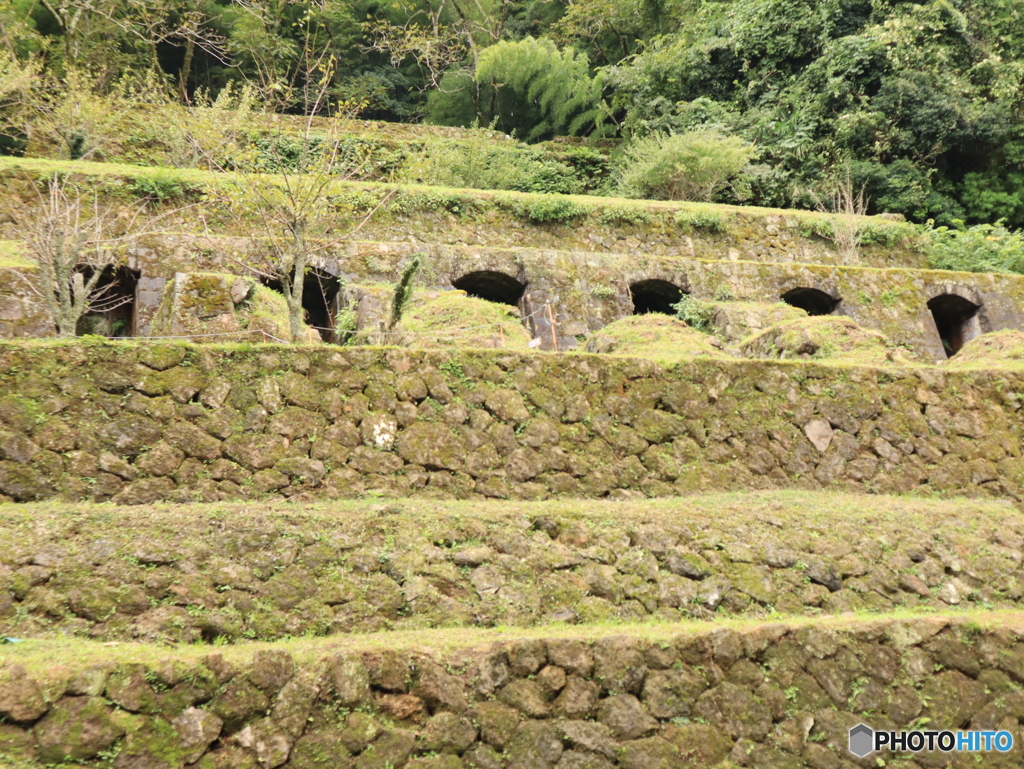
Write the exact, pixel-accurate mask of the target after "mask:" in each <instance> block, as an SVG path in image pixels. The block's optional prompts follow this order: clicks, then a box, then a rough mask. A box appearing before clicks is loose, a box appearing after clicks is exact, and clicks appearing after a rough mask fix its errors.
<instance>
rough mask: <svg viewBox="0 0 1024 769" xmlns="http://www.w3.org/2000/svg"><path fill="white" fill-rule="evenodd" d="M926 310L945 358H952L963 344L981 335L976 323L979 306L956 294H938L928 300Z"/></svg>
mask: <svg viewBox="0 0 1024 769" xmlns="http://www.w3.org/2000/svg"><path fill="white" fill-rule="evenodd" d="M928 309H929V310H931V312H932V318H933V319H934V320H935V329H936V330H937V331H938V332H939V338H940V339H941V340H942V349H943V350H945V352H946V357H947V358H952V357H953V356H954V355H956V354H957V353H958V352H960V348H961V347H963V346H964V344H966V343H967V342H969V341H970V340H971V339H974V337H976V336H978V335H979V334H980V333H981V327H980V325H979V323H978V310H980V309H981V305H977V304H975V303H974V302H972V301H970V300H969V299H964V298H963V297H962V296H957V295H956V294H939V295H938V296H936V297H933V298H932V299H929V300H928Z"/></svg>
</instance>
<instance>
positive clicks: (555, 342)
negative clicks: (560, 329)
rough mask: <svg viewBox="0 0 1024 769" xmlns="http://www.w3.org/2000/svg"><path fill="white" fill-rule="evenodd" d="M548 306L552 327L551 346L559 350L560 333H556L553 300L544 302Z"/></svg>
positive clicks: (549, 320)
mask: <svg viewBox="0 0 1024 769" xmlns="http://www.w3.org/2000/svg"><path fill="white" fill-rule="evenodd" d="M544 306H545V307H547V308H548V327H549V328H550V329H551V346H552V347H553V348H554V350H555V352H558V335H557V334H556V333H555V316H554V314H553V313H552V312H551V302H546V303H545V304H544Z"/></svg>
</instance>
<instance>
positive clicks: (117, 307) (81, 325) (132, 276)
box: [75, 267, 139, 337]
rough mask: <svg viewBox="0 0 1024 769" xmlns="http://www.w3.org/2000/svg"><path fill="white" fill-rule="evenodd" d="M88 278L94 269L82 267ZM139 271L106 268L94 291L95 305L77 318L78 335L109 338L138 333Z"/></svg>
mask: <svg viewBox="0 0 1024 769" xmlns="http://www.w3.org/2000/svg"><path fill="white" fill-rule="evenodd" d="M81 269H82V271H83V272H84V273H85V275H86V278H87V279H88V278H89V277H90V275H91V274H94V273H92V272H91V268H89V267H83V268H81ZM138 284H139V272H138V270H131V269H129V268H127V267H105V268H104V269H103V273H102V274H101V275H100V279H99V282H97V284H96V288H95V290H94V291H93V293H92V296H93V297H94V298H95V299H94V301H93V303H92V308H91V309H90V310H89V312H86V313H85V314H84V315H82V317H80V318H79V319H78V324H77V325H76V327H75V334H76V335H78V336H83V335H85V334H96V335H97V336H106V337H128V336H135V334H136V328H135V293H136V291H135V290H136V288H137V287H138Z"/></svg>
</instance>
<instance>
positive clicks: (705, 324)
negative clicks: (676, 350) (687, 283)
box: [673, 294, 715, 334]
mask: <svg viewBox="0 0 1024 769" xmlns="http://www.w3.org/2000/svg"><path fill="white" fill-rule="evenodd" d="M673 307H674V308H675V311H676V317H677V318H679V320H681V321H683V323H685V324H686V325H687V326H689V327H690V328H692V329H694V330H695V331H700V332H702V333H705V334H710V333H711V332H712V331H713V330H714V324H713V321H714V318H715V307H714V305H712V304H709V303H708V302H702V301H701V300H699V299H694V298H693V297H692V296H690V295H689V294H683V296H682V297H681V298H680V300H679V301H678V302H676V303H675V304H674V305H673Z"/></svg>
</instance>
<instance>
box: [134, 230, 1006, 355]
mask: <svg viewBox="0 0 1024 769" xmlns="http://www.w3.org/2000/svg"><path fill="white" fill-rule="evenodd" d="M247 248H248V244H247V243H245V242H244V241H241V240H238V239H232V238H216V237H194V236H191V235H160V236H151V237H149V238H147V239H146V243H145V246H143V247H139V248H137V249H136V250H135V252H134V256H133V264H134V265H135V266H136V267H137V268H138V269H140V270H141V271H142V272H143V273H144V274H146V275H167V276H168V277H170V276H171V275H173V273H174V272H175V270H185V271H188V270H194V269H197V268H196V267H195V265H200V266H201V268H202V269H214V270H221V271H224V272H238V271H239V267H238V263H239V259H242V260H244V258H245V256H244V254H245V253H246V249H247ZM693 253H697V252H696V251H695V252H693ZM700 253H701V254H703V256H702V258H695V257H694V256H693V255H682V254H675V255H671V256H669V255H665V254H658V253H652V252H641V253H634V254H627V253H599V252H597V251H593V250H589V251H574V250H564V249H560V250H545V249H535V248H494V247H480V246H466V245H443V244H437V243H416V242H408V241H406V242H368V241H358V242H352V243H348V244H345V245H344V246H343V247H339V248H337V249H335V250H334V251H333V252H331V253H330V254H329V255H325V256H324V257H323V258H322V260H321V261H320V262H319V264H320V266H321V268H322V269H324V270H325V271H326V272H328V273H330V274H333V275H338V276H339V277H340V278H341V279H342V280H343V281H346V282H349V283H355V284H360V283H367V282H369V283H387V284H390V283H393V282H394V281H396V280H397V279H398V276H399V275H400V274H401V271H402V268H403V267H404V265H405V264H406V263H408V260H409V259H410V258H412V257H413V256H414V255H420V256H421V261H422V267H421V269H420V271H419V274H418V277H417V283H418V284H420V285H422V286H426V287H450V286H451V285H452V284H453V283H454V282H455V281H456V280H458V279H459V278H461V277H463V276H465V275H466V274H468V273H471V272H476V271H494V272H498V273H501V274H502V275H506V276H508V277H511V278H515V279H516V280H518V281H519V282H520V283H522V284H523V285H525V286H526V293H525V296H524V298H523V301H522V303H521V304H522V309H523V311H524V312H523V314H524V315H525V316H528V317H529V320H528V321H527V326H528V327H529V329H530V331H531V333H532V334H533V336H534V337H535V338H537V339H539V340H540V342H541V344H542V346H543V347H544V349H552V348H554V347H555V346H556V345H557V347H558V349H560V350H565V349H572V348H575V347H576V346H578V345H579V343H580V342H581V341H583V340H584V339H586V337H588V336H589V335H590V334H591V333H592V332H594V331H596V330H598V329H600V328H602V327H604V326H605V325H607V324H609V323H612V322H614V321H616V320H618V319H619V318H622V317H623V316H627V315H629V314H631V313H632V312H633V302H632V299H631V295H630V286H631V285H633V284H634V283H637V282H640V281H646V280H652V279H653V280H663V281H666V282H669V283H672V284H674V285H675V286H677V287H678V288H679V289H681V290H682V291H685V292H689V293H690V294H691V295H692V296H693V297H695V298H698V299H702V300H706V301H712V300H713V301H722V300H725V301H744V302H778V301H780V300H781V297H782V295H783V294H784V293H786V292H787V291H790V290H792V289H795V288H814V289H817V290H819V291H823V292H825V293H827V294H829V295H831V296H832V297H833V298H834V299H836V300H841V302H840V304H839V305H838V306H837V310H836V311H837V312H838V313H839V314H842V315H846V316H849V317H851V318H853V319H854V320H855V321H857V322H858V323H859V324H861V325H863V326H864V327H866V328H873V329H877V330H879V331H881V332H883V333H884V334H886V335H887V336H888V337H889V338H890V339H891V340H892V341H893V343H895V344H901V345H905V346H907V347H908V348H910V349H911V350H913V351H915V352H917V353H918V354H919V355H921V356H922V357H923V358H924V359H926V360H945V358H946V354H945V352H944V351H943V347H942V342H941V341H940V339H939V334H938V331H937V330H936V326H935V322H934V320H933V318H932V315H931V312H930V311H929V309H928V306H927V303H928V301H929V300H930V299H932V298H933V297H935V296H938V295H940V294H946V293H952V294H956V295H958V296H962V297H963V298H965V299H967V300H969V301H972V302H973V303H975V304H977V305H980V306H981V310H980V311H979V314H980V323H981V330H982V331H984V332H987V331H998V330H1000V329H1003V328H1020V327H1021V324H1022V316H1021V306H1022V301H1024V277H1021V276H1017V275H988V274H974V273H954V272H945V271H937V270H920V269H906V268H884V269H883V268H877V267H864V266H844V265H836V264H828V263H824V264H816V263H796V262H793V261H752V260H750V258H749V257H750V256H751V255H749V254H748V255H745V257H744V259H743V260H738V261H737V260H731V259H729V258H727V253H726V252H725V251H714V250H713V249H709V250H707V251H701V252H700ZM804 256H807V257H808V258H810V255H806V254H805V255H804ZM188 265H192V267H189V266H188ZM548 308H550V315H549V314H548ZM137 311H138V312H140V313H142V314H145V312H146V310H145V308H144V307H143V306H141V305H140V307H139V308H138V310H137ZM552 321H553V323H552ZM143 335H145V334H143Z"/></svg>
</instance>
